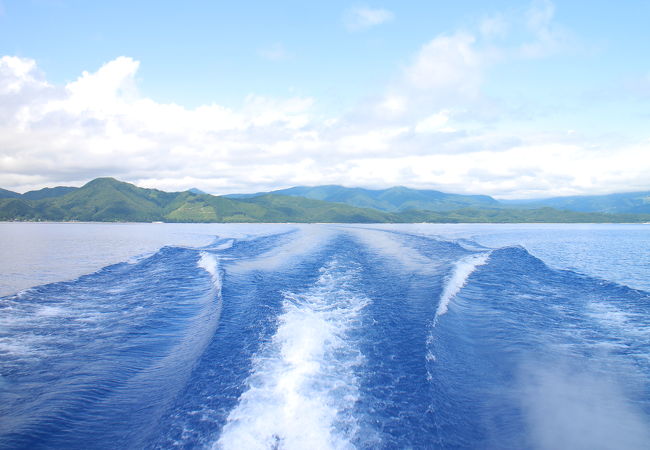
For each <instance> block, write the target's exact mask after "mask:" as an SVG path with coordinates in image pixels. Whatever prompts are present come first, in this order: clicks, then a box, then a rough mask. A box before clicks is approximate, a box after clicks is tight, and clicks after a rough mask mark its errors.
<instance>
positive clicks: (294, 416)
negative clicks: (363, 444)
mask: <svg viewBox="0 0 650 450" xmlns="http://www.w3.org/2000/svg"><path fill="white" fill-rule="evenodd" d="M355 276H356V269H355V268H353V267H352V268H351V267H343V266H341V265H340V264H339V263H338V262H337V261H332V262H331V263H330V264H328V265H326V266H325V267H323V268H322V269H321V275H320V277H319V279H318V281H317V282H316V284H315V285H314V286H313V287H312V288H311V289H308V290H307V291H305V292H302V293H291V292H286V293H285V294H284V301H283V310H282V314H281V315H280V317H279V318H278V328H277V331H276V333H275V335H274V336H273V338H272V340H271V342H270V343H269V345H268V346H267V347H266V348H265V349H263V350H262V351H261V352H260V353H259V354H258V355H257V356H256V357H255V364H254V370H253V374H252V375H251V376H250V378H249V380H248V381H247V386H248V390H247V391H246V392H244V393H243V394H242V395H241V397H240V400H239V404H238V405H237V407H236V408H235V409H234V410H233V411H232V412H231V413H230V415H229V416H228V419H227V423H226V425H225V426H224V428H223V432H222V434H221V436H220V438H219V440H218V442H216V443H215V444H214V448H224V449H240V448H277V447H278V446H281V447H282V448H307V447H315V448H348V447H350V446H351V444H350V439H351V436H352V435H353V434H354V430H355V428H356V425H355V421H354V417H353V416H352V414H351V412H350V410H351V408H352V407H353V406H354V404H355V402H356V400H357V398H358V380H357V376H356V375H355V369H356V368H357V367H358V366H360V365H361V364H362V363H363V357H362V356H361V354H360V352H359V350H358V348H357V347H356V346H355V343H354V339H352V338H351V336H350V333H351V331H352V330H353V329H354V328H355V327H356V326H357V325H358V324H359V321H358V319H359V314H360V313H361V311H362V310H363V309H364V307H365V306H366V305H367V304H368V302H369V300H368V298H367V297H365V296H364V295H361V294H359V293H357V292H355V291H354V290H353V289H352V286H351V285H352V283H353V282H354V279H355ZM344 430H347V432H346V431H344Z"/></svg>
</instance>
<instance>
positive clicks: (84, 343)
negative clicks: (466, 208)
mask: <svg viewBox="0 0 650 450" xmlns="http://www.w3.org/2000/svg"><path fill="white" fill-rule="evenodd" d="M0 448H2V449H174V448H178V449H194V448H201V449H235V450H240V449H244V450H245V449H310V450H316V449H355V448H359V449H404V448H407V449H408V448H412V449H461V448H462V449H465V448H471V449H553V450H555V449H617V450H619V449H648V448H650V225H643V224H638V225H632V224H629V225H628V224H617V225H608V224H580V225H576V224H547V225H541V224H521V225H518V224H513V225H499V224H451V225H447V224H444V225H443V224H408V225H348V224H308V225H296V224H250V225H246V224H155V223H154V224H105V223H0Z"/></svg>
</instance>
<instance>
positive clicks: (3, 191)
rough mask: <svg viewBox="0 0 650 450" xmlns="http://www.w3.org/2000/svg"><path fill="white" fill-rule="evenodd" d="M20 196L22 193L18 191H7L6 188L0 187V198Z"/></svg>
mask: <svg viewBox="0 0 650 450" xmlns="http://www.w3.org/2000/svg"><path fill="white" fill-rule="evenodd" d="M20 197H22V195H21V194H19V193H18V192H14V191H9V190H7V189H2V188H0V198H20Z"/></svg>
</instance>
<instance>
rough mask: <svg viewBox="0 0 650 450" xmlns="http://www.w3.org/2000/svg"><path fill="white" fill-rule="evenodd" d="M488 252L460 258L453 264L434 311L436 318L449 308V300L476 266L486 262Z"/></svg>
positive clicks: (462, 285) (463, 284)
mask: <svg viewBox="0 0 650 450" xmlns="http://www.w3.org/2000/svg"><path fill="white" fill-rule="evenodd" d="M489 256H490V254H489V253H479V254H474V255H470V256H467V257H465V258H462V259H460V260H458V261H456V263H455V264H454V270H453V271H452V273H451V275H450V276H449V277H448V278H447V282H446V284H445V289H444V290H443V291H442V295H441V296H440V303H439V304H438V310H437V311H436V318H438V317H440V316H442V315H443V314H445V313H446V312H447V310H448V309H449V302H450V301H451V300H452V299H453V298H454V297H455V296H456V295H457V294H458V293H459V292H460V290H461V289H462V288H463V287H464V286H465V284H467V279H468V278H469V276H470V275H471V274H472V273H473V272H474V271H475V270H476V268H477V267H479V266H482V265H483V264H485V263H487V261H488V258H489Z"/></svg>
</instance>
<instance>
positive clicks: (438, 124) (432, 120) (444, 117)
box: [415, 110, 456, 133]
mask: <svg viewBox="0 0 650 450" xmlns="http://www.w3.org/2000/svg"><path fill="white" fill-rule="evenodd" d="M448 122H449V111H447V110H443V111H440V112H437V113H435V114H432V115H430V116H428V117H425V118H424V119H422V120H420V121H419V122H418V123H416V124H415V132H416V133H451V132H454V131H456V130H455V129H454V128H452V127H450V126H449V125H448Z"/></svg>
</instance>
